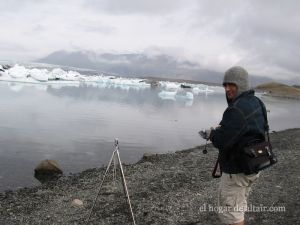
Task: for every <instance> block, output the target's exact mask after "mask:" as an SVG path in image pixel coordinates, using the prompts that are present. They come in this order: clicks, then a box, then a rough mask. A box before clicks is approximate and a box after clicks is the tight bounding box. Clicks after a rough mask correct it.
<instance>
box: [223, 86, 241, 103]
mask: <svg viewBox="0 0 300 225" xmlns="http://www.w3.org/2000/svg"><path fill="white" fill-rule="evenodd" d="M223 86H224V88H225V93H226V96H227V98H228V99H229V100H232V99H234V98H235V97H236V96H237V91H238V87H237V86H236V85H235V84H232V83H226V84H224V85H223Z"/></svg>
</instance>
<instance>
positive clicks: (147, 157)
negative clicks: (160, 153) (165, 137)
mask: <svg viewBox="0 0 300 225" xmlns="http://www.w3.org/2000/svg"><path fill="white" fill-rule="evenodd" d="M156 159H157V154H151V153H144V155H143V157H142V159H141V160H140V162H154V161H155V160H156Z"/></svg>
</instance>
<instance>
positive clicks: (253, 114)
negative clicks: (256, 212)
mask: <svg viewBox="0 0 300 225" xmlns="http://www.w3.org/2000/svg"><path fill="white" fill-rule="evenodd" d="M223 86H224V88H225V93H226V99H227V102H228V107H227V109H226V110H225V112H224V114H223V118H222V120H221V122H220V124H219V126H218V127H217V128H215V129H213V128H211V129H210V130H206V132H200V135H201V136H202V137H203V138H204V139H207V140H208V139H209V140H211V141H212V143H213V145H214V146H215V147H216V148H218V149H219V158H218V161H219V163H220V168H221V171H222V172H223V174H222V177H221V181H220V186H219V191H218V206H219V207H218V209H220V210H219V217H220V219H221V221H222V222H223V223H225V224H234V225H243V224H244V211H245V210H246V209H247V197H248V195H249V192H250V188H251V185H252V183H253V182H254V181H255V180H256V179H257V178H258V176H259V174H256V173H254V174H251V175H245V174H244V171H243V169H242V166H241V162H240V161H239V159H238V157H237V155H238V152H239V151H240V149H241V147H242V146H243V145H244V144H245V143H247V142H248V141H251V140H264V134H265V129H264V123H265V119H264V116H263V110H265V108H264V109H263V108H262V106H261V105H260V103H259V100H258V99H257V98H256V97H255V96H254V91H253V90H250V88H249V81H248V73H247V71H246V70H245V69H243V68H242V67H239V66H236V67H232V68H230V69H228V70H227V71H226V72H225V76H224V80H223Z"/></svg>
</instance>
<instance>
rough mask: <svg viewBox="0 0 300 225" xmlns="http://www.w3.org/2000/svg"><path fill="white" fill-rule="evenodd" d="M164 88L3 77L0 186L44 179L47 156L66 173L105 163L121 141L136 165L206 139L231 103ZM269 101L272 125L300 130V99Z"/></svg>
mask: <svg viewBox="0 0 300 225" xmlns="http://www.w3.org/2000/svg"><path fill="white" fill-rule="evenodd" d="M159 92H160V90H159V89H150V88H149V89H145V90H122V89H120V88H101V87H92V86H87V85H79V86H78V87H72V86H70V87H56V88H53V87H50V86H45V85H38V84H35V85H33V84H32V85H24V84H20V83H19V84H18V83H10V82H0V96H1V97H0V98H1V110H0V144H1V148H0V191H3V190H6V189H17V188H19V187H24V186H32V185H37V184H39V182H38V181H37V180H35V178H34V177H33V170H34V168H35V166H36V165H37V164H38V163H39V162H40V161H41V160H44V159H46V158H47V159H53V160H56V161H57V162H58V163H59V165H60V166H61V168H62V169H63V171H64V172H65V173H70V172H72V173H75V172H78V171H82V170H84V169H87V168H91V167H99V166H102V165H105V164H106V163H107V162H108V160H109V158H110V156H111V154H112V150H113V142H114V139H115V138H118V139H119V142H120V151H121V152H120V153H121V158H122V160H123V161H124V162H128V163H129V162H136V161H138V160H139V159H140V158H141V157H142V155H143V153H145V152H156V153H165V152H172V151H176V150H180V149H185V148H191V147H194V146H196V145H200V144H204V141H203V140H202V139H201V138H199V136H198V134H197V133H198V131H199V130H201V129H203V128H209V127H211V126H216V125H217V124H218V122H219V121H220V119H221V117H222V114H223V111H224V109H225V108H226V106H227V104H226V101H225V97H224V94H223V93H222V92H216V93H214V94H208V95H206V94H204V93H202V94H201V93H200V94H199V95H197V96H195V98H194V100H184V99H182V100H180V99H177V100H176V101H174V100H162V99H160V98H159V96H158V93H159ZM262 99H263V101H264V102H265V103H266V105H267V108H268V109H269V110H270V113H269V120H270V127H271V130H282V129H286V128H294V127H300V119H299V116H298V115H299V113H300V104H299V101H288V100H279V99H273V98H270V97H263V98H262Z"/></svg>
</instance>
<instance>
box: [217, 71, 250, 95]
mask: <svg viewBox="0 0 300 225" xmlns="http://www.w3.org/2000/svg"><path fill="white" fill-rule="evenodd" d="M226 83H232V84H235V85H236V86H237V87H238V95H240V94H241V93H243V92H245V91H248V90H249V89H250V88H249V78H248V72H247V71H246V70H245V69H244V68H242V67H240V66H234V67H231V68H230V69H228V70H227V71H226V72H225V75H224V79H223V85H224V84H226Z"/></svg>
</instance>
